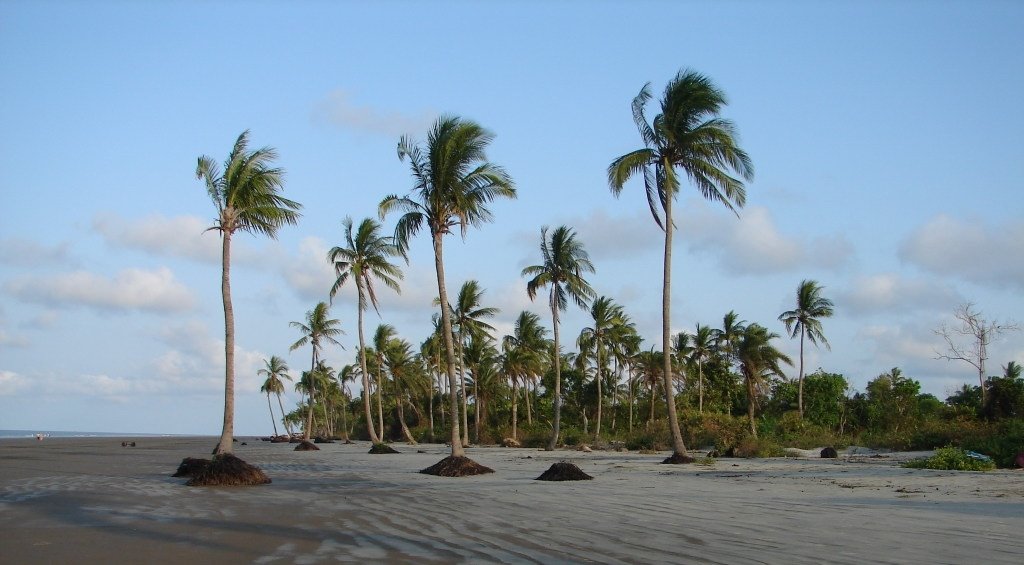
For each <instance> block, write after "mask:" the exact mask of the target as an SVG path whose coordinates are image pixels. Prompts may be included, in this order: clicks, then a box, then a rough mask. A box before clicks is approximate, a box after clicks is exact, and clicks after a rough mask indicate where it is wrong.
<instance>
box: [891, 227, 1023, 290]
mask: <svg viewBox="0 0 1024 565" xmlns="http://www.w3.org/2000/svg"><path fill="white" fill-rule="evenodd" d="M899 257H900V259H901V260H903V261H906V262H908V263H911V264H913V265H915V266H917V267H919V268H921V269H924V270H926V271H928V272H932V273H936V274H940V275H948V276H953V277H957V278H961V279H964V280H968V281H971V282H974V283H977V284H982V285H986V286H992V287H997V288H1006V287H1009V288H1015V289H1018V290H1019V289H1024V260H1022V258H1024V223H1021V222H1020V221H1019V220H1018V221H1016V222H1007V223H1006V224H1004V225H986V224H984V223H983V222H982V221H980V220H964V219H958V218H952V217H950V216H947V215H939V216H937V217H935V218H933V219H932V220H931V221H929V222H928V223H926V224H925V225H923V226H921V227H919V228H918V229H916V230H914V231H913V232H912V233H911V234H910V235H909V236H908V237H907V238H906V239H905V240H904V241H903V242H902V244H901V245H900V250H899Z"/></svg>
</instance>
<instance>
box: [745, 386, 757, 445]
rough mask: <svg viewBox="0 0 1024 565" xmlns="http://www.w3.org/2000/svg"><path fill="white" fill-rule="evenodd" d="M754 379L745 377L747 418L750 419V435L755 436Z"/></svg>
mask: <svg viewBox="0 0 1024 565" xmlns="http://www.w3.org/2000/svg"><path fill="white" fill-rule="evenodd" d="M754 394H755V392H754V381H753V379H749V378H748V379H747V419H748V420H750V435H752V436H754V437H755V438H757V426H755V425H754V402H755V401H756V399H755V398H754Z"/></svg>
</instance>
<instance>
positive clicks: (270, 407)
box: [267, 390, 277, 436]
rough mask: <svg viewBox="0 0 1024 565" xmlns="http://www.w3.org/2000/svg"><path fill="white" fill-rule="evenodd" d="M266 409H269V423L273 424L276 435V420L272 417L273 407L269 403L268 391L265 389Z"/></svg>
mask: <svg viewBox="0 0 1024 565" xmlns="http://www.w3.org/2000/svg"><path fill="white" fill-rule="evenodd" d="M267 410H270V423H271V424H273V425H274V435H275V436H276V435H277V420H275V419H274V408H273V406H271V404H270V391H269V390H268V391H267Z"/></svg>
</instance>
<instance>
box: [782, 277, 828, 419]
mask: <svg viewBox="0 0 1024 565" xmlns="http://www.w3.org/2000/svg"><path fill="white" fill-rule="evenodd" d="M823 289H824V287H822V286H821V285H819V284H818V281H812V280H810V279H804V280H803V281H801V282H800V286H798V287H796V309H794V310H787V311H785V312H783V313H782V314H780V315H779V321H780V322H783V323H784V324H786V331H787V332H788V333H789V335H790V337H793V338H795V337H796V336H797V334H799V335H800V376H799V381H800V385H799V393H798V395H797V398H798V401H797V405H798V406H799V408H800V417H801V418H803V417H804V337H806V338H807V339H808V340H810V342H811V343H813V344H814V345H818V342H819V341H821V343H823V344H825V348H826V349H830V350H831V349H832V347H831V346H830V345H829V344H828V340H827V339H825V334H824V333H822V330H821V318H831V317H832V314H833V309H832V307H833V306H834V305H833V304H832V301H831V300H829V299H828V298H825V297H824V296H822V295H821V291H822V290H823Z"/></svg>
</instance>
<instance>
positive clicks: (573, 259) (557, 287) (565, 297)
mask: <svg viewBox="0 0 1024 565" xmlns="http://www.w3.org/2000/svg"><path fill="white" fill-rule="evenodd" d="M540 253H541V256H542V257H543V259H544V262H543V263H541V264H540V265H532V266H529V267H526V268H525V269H523V273H522V276H524V277H533V278H531V279H530V280H529V281H528V282H527V283H526V294H527V295H528V296H529V297H530V300H534V299H535V298H537V290H538V289H541V288H544V287H546V286H551V291H550V293H549V295H548V306H549V307H550V308H551V326H552V330H553V331H552V335H553V336H554V339H555V341H554V343H553V344H552V345H553V346H552V349H551V361H552V363H554V365H555V422H554V430H553V433H552V434H551V439H550V440H549V441H548V445H547V448H546V449H547V450H548V451H553V450H554V449H555V445H556V444H557V443H558V433H559V426H560V424H561V419H562V368H561V365H562V363H561V362H560V359H561V352H560V348H559V343H558V313H559V312H564V311H565V310H566V309H567V308H568V307H569V299H570V298H571V299H572V300H573V302H575V303H576V305H577V306H579V307H580V308H586V307H587V302H589V301H590V300H591V299H592V298H593V297H594V289H593V288H591V286H590V283H588V282H587V280H586V279H584V278H583V273H593V272H594V265H593V264H592V263H591V262H590V255H588V254H587V251H586V250H585V249H583V243H581V242H580V241H578V240H577V239H576V234H575V232H573V230H572V229H571V228H569V227H567V226H559V227H557V228H555V231H553V232H551V238H550V239H548V228H547V226H544V227H543V228H541V230H540Z"/></svg>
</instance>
